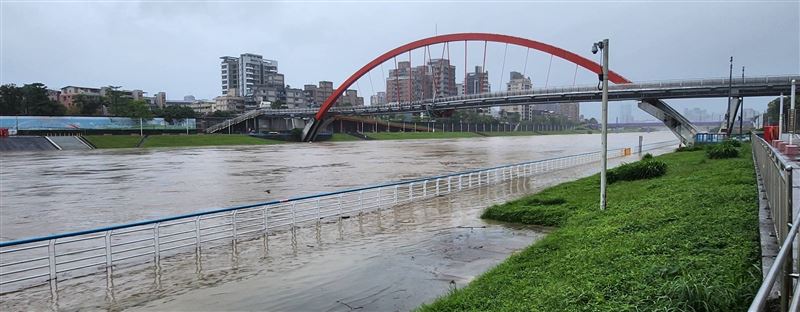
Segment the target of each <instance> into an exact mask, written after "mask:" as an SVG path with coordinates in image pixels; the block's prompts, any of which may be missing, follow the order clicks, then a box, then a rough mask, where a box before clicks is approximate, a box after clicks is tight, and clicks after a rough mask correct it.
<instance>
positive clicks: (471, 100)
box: [207, 33, 800, 143]
mask: <svg viewBox="0 0 800 312" xmlns="http://www.w3.org/2000/svg"><path fill="white" fill-rule="evenodd" d="M461 42H463V43H464V70H465V72H464V86H465V88H466V86H467V85H468V84H467V72H466V69H467V68H468V67H469V66H468V61H467V60H468V57H467V51H468V42H478V43H483V66H479V67H478V68H486V66H485V65H486V51H487V48H486V47H487V44H488V43H489V42H492V43H500V44H505V46H506V49H507V48H508V45H514V46H519V47H523V48H526V54H525V55H526V59H525V65H527V62H528V60H527V56H528V52H530V51H531V50H535V51H540V52H543V53H546V54H549V55H550V61H551V64H552V59H553V57H558V58H560V59H563V60H566V61H567V62H570V63H572V64H575V76H577V72H578V69H579V68H583V69H585V70H588V71H590V72H592V73H595V74H598V75H601V74H602V72H603V70H602V66H601V65H600V64H597V63H596V62H594V61H592V60H590V59H588V58H585V57H583V56H580V55H578V54H575V53H573V52H570V51H567V50H564V49H561V48H559V47H556V46H553V45H549V44H546V43H543V42H539V41H535V40H530V39H526V38H520V37H514V36H508V35H502V34H491V33H456V34H445V35H438V36H433V37H428V38H423V39H420V40H416V41H413V42H409V43H406V44H404V45H401V46H399V47H397V48H394V49H392V50H389V51H387V52H385V53H383V54H381V55H379V56H378V57H376V58H375V59H373V60H372V61H370V62H369V63H367V64H366V65H364V66H362V67H361V68H360V69H358V70H357V71H356V72H354V73H353V74H352V75H350V76H349V77H348V78H347V79H345V80H344V82H342V84H341V85H340V86H339V88H337V89H336V90H333V92H332V93H331V95H330V96H329V97H328V98H327V99H325V101H324V102H323V103H321V106H320V107H319V108H318V109H294V110H275V111H273V110H259V111H253V112H248V113H246V114H244V115H242V116H239V117H236V118H234V119H232V120H228V121H227V122H223V123H221V124H219V125H215V126H212V127H209V128H208V130H207V131H208V132H216V131H219V130H221V129H224V128H229V127H231V125H233V124H236V123H239V122H242V121H246V120H248V119H250V118H255V117H259V116H262V115H265V116H276V117H279V116H283V117H306V116H308V117H309V118H308V122H307V123H306V125H305V128H304V129H303V140H304V141H309V142H310V141H313V140H314V139H315V138H316V136H317V133H319V132H320V130H321V129H324V128H325V127H326V126H327V125H328V124H329V123H330V122H331V121H332V120H333V119H332V118H330V116H329V115H330V114H347V115H380V114H393V113H413V112H435V111H450V110H455V109H465V108H478V107H491V106H507V105H529V104H539V103H542V104H544V103H564V102H596V101H600V98H601V92H600V91H599V90H597V88H596V87H594V86H591V87H578V88H575V87H569V88H546V89H534V90H524V91H513V92H495V93H482V94H474V95H466V96H457V97H444V98H437V97H436V94H435V93H434V95H433V99H429V100H422V101H410V102H405V103H404V102H400V103H390V104H386V105H376V106H363V107H334V105H335V104H336V102H337V101H338V100H339V98H340V97H341V96H342V94H343V93H344V92H345V90H347V89H348V88H350V87H351V86H353V85H354V84H357V82H358V80H359V79H361V78H362V77H365V76H369V74H370V72H371V71H372V70H373V69H376V68H378V67H380V66H382V65H383V64H384V63H386V62H389V61H391V60H394V62H395V70H399V69H398V66H397V57H398V56H400V57H403V56H405V55H407V57H408V62H409V66H411V64H410V63H411V60H412V52H413V51H415V50H423V54H424V52H427V59H428V60H431V59H432V55H431V54H430V50H431V48H432V47H433V46H435V45H439V46H441V47H442V56H441V58H442V59H446V60H448V62H449V60H451V59H452V58H451V57H450V49H449V46H450V44H451V43H453V44H455V43H461ZM445 55H447V57H446V58H445ZM505 57H506V54H505V53H504V54H503V64H505ZM422 59H423V63H424V61H425V59H426V57H425V56H423V58H422ZM439 70H443V68H440V69H439ZM502 71H503V70H502V69H501V75H502V74H503V73H502ZM523 71H525V70H523ZM406 75H410V74H406ZM434 75H435V73H434ZM547 75H548V76H549V67H548V74H547ZM409 77H410V76H409ZM434 78H435V77H434ZM797 78H800V77H798V76H777V77H758V78H737V79H732V81H729V80H728V79H701V80H685V81H664V82H654V83H640V84H635V83H633V82H632V81H630V80H629V79H627V78H625V77H623V76H622V75H620V74H618V73H617V72H615V71H613V70H610V69H609V71H608V81H609V82H611V83H613V84H614V86H610V92H609V93H610V94H609V99H610V100H612V101H622V100H637V101H639V108H640V109H642V110H644V111H646V112H648V113H649V114H650V115H653V117H655V118H656V119H658V120H660V121H662V122H663V123H664V124H665V125H666V126H667V127H668V128H669V129H670V130H672V132H673V133H675V135H676V136H678V138H680V139H681V141H682V142H683V143H691V142H693V140H694V135H695V134H696V133H697V128H695V126H694V125H693V124H692V123H691V122H690V121H689V120H687V119H686V118H685V117H684V116H683V115H681V114H680V113H679V112H678V111H676V110H675V109H673V108H672V107H670V106H669V105H668V104H667V103H665V102H664V101H663V99H677V98H708V97H731V101H730V102H729V103H728V111H727V113H726V114H725V117H726V118H725V121H724V122H723V123H722V129H731V127H732V125H733V122H734V121H735V120H736V117H737V116H736V115H737V112H738V110H739V107H740V103H741V98H742V97H745V96H774V95H778V94H780V93H781V92H784V93H788V92H789V89H790V87H789V84H790V82H791V80H792V79H797ZM404 79H406V80H404V82H403V87H408V90H407V93H406V91H403V93H405V94H407V95H408V96H407V98H411V99H413V98H414V97H417V96H416V95H415V94H420V93H419V92H418V91H414V90H415V89H414V80H413V79H409V78H404ZM434 80H435V79H434ZM487 80H488V78H487ZM370 81H371V78H370ZM405 81H408V82H405ZM394 82H395V85H396V88H395V89H396V90H394V91H393V93H392V94H390V95H396V97H395V98H397V99H402V97H401V96H400V93H401V92H400V85H401V84H400V80H399V76H397V77H395V81H394ZM484 82H486V83H488V81H484V80H483V78H482V76H481V78H479V80H478V81H477V85H476V87H475V89H476V90H483V88H484V87H483V85H484ZM370 83H371V82H370ZM501 84H502V83H501ZM545 85H546V84H545ZM477 86H481V87H480V88H478V87H477ZM734 86H735V87H734ZM417 87H419V84H417ZM432 87H433V86H432ZM439 87H443V86H442V85H440V86H438V87H433V88H439ZM388 91H389V90H387V92H388ZM465 91H466V90H465ZM436 92H438V91H436ZM464 93H467V92H464ZM422 94H424V92H422ZM443 94H444V93H443ZM312 115H313V116H312Z"/></svg>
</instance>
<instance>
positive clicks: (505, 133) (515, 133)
mask: <svg viewBox="0 0 800 312" xmlns="http://www.w3.org/2000/svg"><path fill="white" fill-rule="evenodd" d="M479 133H480V134H482V135H484V136H529V135H550V134H587V133H592V131H591V130H561V131H491V132H489V131H487V132H479ZM594 133H597V131H595V132H594Z"/></svg>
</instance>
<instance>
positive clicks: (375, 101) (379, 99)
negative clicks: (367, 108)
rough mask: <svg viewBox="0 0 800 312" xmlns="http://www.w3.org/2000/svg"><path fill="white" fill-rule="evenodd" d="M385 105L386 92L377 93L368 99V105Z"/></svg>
mask: <svg viewBox="0 0 800 312" xmlns="http://www.w3.org/2000/svg"><path fill="white" fill-rule="evenodd" d="M386 103H387V102H386V92H383V91H379V92H378V93H377V94H375V95H373V96H370V97H369V105H383V104H386Z"/></svg>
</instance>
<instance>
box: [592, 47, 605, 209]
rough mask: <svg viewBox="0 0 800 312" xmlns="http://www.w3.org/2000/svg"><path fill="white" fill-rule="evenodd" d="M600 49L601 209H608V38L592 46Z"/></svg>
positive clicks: (596, 49)
mask: <svg viewBox="0 0 800 312" xmlns="http://www.w3.org/2000/svg"><path fill="white" fill-rule="evenodd" d="M598 48H599V50H601V51H602V53H603V76H602V81H603V100H602V101H603V110H602V116H601V119H602V125H601V126H602V129H601V131H600V132H601V134H600V137H601V140H602V145H603V151H602V155H601V158H600V166H601V168H600V210H605V209H606V188H607V185H606V184H607V179H606V171H607V170H608V39H603V41H601V42H598V43H595V44H594V46H593V47H592V53H597V51H598Z"/></svg>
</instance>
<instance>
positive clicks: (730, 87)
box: [725, 56, 738, 137]
mask: <svg viewBox="0 0 800 312" xmlns="http://www.w3.org/2000/svg"><path fill="white" fill-rule="evenodd" d="M732 102H733V56H731V66H730V70H729V71H728V112H726V113H725V114H726V116H725V119H726V120H725V127H730V128H729V129H726V130H727V131H728V137H731V136H732V135H733V125H735V123H734V122H736V112H737V111H738V109H737V110H735V111H733V112H731V103H732ZM731 113H733V116H731ZM731 118H733V120H731Z"/></svg>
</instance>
